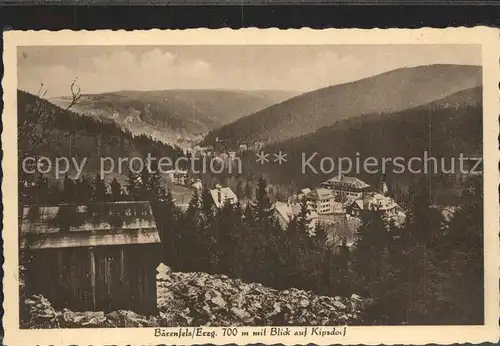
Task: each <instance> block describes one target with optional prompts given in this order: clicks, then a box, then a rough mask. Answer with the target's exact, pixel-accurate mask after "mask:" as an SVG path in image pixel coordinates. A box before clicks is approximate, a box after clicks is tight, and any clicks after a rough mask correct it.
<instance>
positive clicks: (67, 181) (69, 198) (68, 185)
mask: <svg viewBox="0 0 500 346" xmlns="http://www.w3.org/2000/svg"><path fill="white" fill-rule="evenodd" d="M75 190H76V188H75V182H74V181H73V179H71V178H70V177H69V176H68V174H66V175H65V177H64V182H63V190H62V201H63V202H65V203H74V202H76V200H77V197H76V191H75Z"/></svg>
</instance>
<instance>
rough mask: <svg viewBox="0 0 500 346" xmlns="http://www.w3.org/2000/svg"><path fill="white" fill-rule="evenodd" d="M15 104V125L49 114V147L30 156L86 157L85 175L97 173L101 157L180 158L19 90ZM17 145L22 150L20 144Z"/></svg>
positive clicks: (177, 153) (112, 126)
mask: <svg viewBox="0 0 500 346" xmlns="http://www.w3.org/2000/svg"><path fill="white" fill-rule="evenodd" d="M17 101H18V114H19V117H20V118H19V123H21V122H22V121H24V120H25V119H24V117H29V116H33V115H34V114H33V112H35V110H40V109H43V110H44V111H45V112H46V114H51V117H49V118H48V121H47V124H48V125H46V126H50V127H52V132H51V134H50V136H49V137H48V138H47V141H46V142H47V143H50V144H49V145H41V146H39V147H38V148H36V152H35V153H34V154H35V155H37V156H47V157H49V158H51V159H54V158H55V157H68V158H74V159H75V160H77V161H78V162H82V160H83V158H87V159H88V161H87V164H86V165H85V170H84V171H85V173H87V174H88V173H92V174H94V173H95V172H97V169H98V167H99V164H100V158H101V157H111V158H114V159H115V162H118V160H117V159H118V158H132V157H146V155H147V154H148V153H152V155H157V156H167V157H170V158H172V159H173V160H175V158H176V157H179V156H181V155H183V153H182V151H181V150H180V148H178V147H174V146H171V145H168V144H165V143H162V142H159V141H156V140H154V139H152V138H150V137H148V136H145V135H139V136H134V135H132V134H131V133H130V132H128V131H126V130H123V129H122V128H120V127H119V126H118V125H117V124H115V123H114V122H113V121H111V120H109V119H107V120H101V119H97V118H93V117H89V116H84V115H81V114H77V113H75V112H72V111H66V110H63V109H61V108H59V107H57V106H55V105H54V104H52V103H50V102H49V101H47V100H44V99H40V98H38V97H37V96H35V95H32V94H29V93H26V92H23V91H18V96H17ZM36 105H41V106H36ZM20 146H21V150H22V141H20ZM116 170H117V169H116ZM123 171H124V172H123V174H127V173H128V170H127V168H126V165H125V166H124V170H123ZM118 178H119V177H118ZM121 178H123V176H122V177H121Z"/></svg>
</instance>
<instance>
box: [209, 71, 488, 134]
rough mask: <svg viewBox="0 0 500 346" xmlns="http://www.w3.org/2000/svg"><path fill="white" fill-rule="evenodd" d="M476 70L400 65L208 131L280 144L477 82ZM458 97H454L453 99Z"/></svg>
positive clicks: (478, 73)
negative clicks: (361, 116) (385, 71)
mask: <svg viewBox="0 0 500 346" xmlns="http://www.w3.org/2000/svg"><path fill="white" fill-rule="evenodd" d="M481 79H482V78H481V68H480V67H478V66H465V65H430V66H419V67H412V68H402V69H397V70H393V71H390V72H387V73H383V74H380V75H377V76H373V77H369V78H365V79H361V80H358V81H354V82H351V83H346V84H340V85H334V86H330V87H326V88H322V89H319V90H315V91H312V92H309V93H305V94H302V95H299V96H296V97H294V98H292V99H289V100H287V101H285V102H282V103H280V104H276V105H273V106H270V107H268V108H265V109H263V110H261V111H258V112H256V113H254V114H252V115H249V116H246V117H243V118H240V119H238V120H236V121H235V122H233V123H230V124H227V125H225V126H222V127H221V128H218V129H216V130H214V131H212V132H210V133H209V134H208V135H207V137H206V138H205V141H204V142H205V143H213V142H214V141H215V138H216V137H219V139H221V140H224V141H226V142H228V143H241V142H248V143H252V142H256V141H266V142H268V143H269V142H280V141H283V140H286V139H289V138H292V137H298V136H301V135H304V134H307V133H312V132H314V131H316V130H318V129H320V128H322V127H324V126H329V125H332V124H333V123H335V122H336V121H339V120H343V119H348V118H352V117H357V116H360V115H363V114H371V113H394V112H398V111H402V110H405V109H409V108H414V107H417V106H419V105H425V104H428V103H431V102H433V101H436V100H439V99H442V98H445V97H447V96H449V95H451V94H454V93H456V92H459V91H462V90H465V89H470V88H475V87H478V86H480V85H481ZM459 99H460V97H459Z"/></svg>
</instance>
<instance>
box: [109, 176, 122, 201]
mask: <svg viewBox="0 0 500 346" xmlns="http://www.w3.org/2000/svg"><path fill="white" fill-rule="evenodd" d="M110 187H111V198H112V199H113V201H120V200H121V199H122V194H123V192H122V186H121V184H120V183H119V182H118V180H117V179H116V178H113V180H112V181H111V185H110Z"/></svg>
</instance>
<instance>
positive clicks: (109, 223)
mask: <svg viewBox="0 0 500 346" xmlns="http://www.w3.org/2000/svg"><path fill="white" fill-rule="evenodd" d="M20 233H21V248H30V249H44V248H61V247H81V246H105V245H125V244H150V243H159V242H160V238H159V235H158V230H157V228H156V223H155V220H154V217H153V214H152V211H151V206H150V204H149V202H136V201H126V202H106V203H89V204H85V205H75V204H63V205H58V206H36V205H35V206H27V207H24V209H23V215H22V221H21V227H20Z"/></svg>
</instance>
